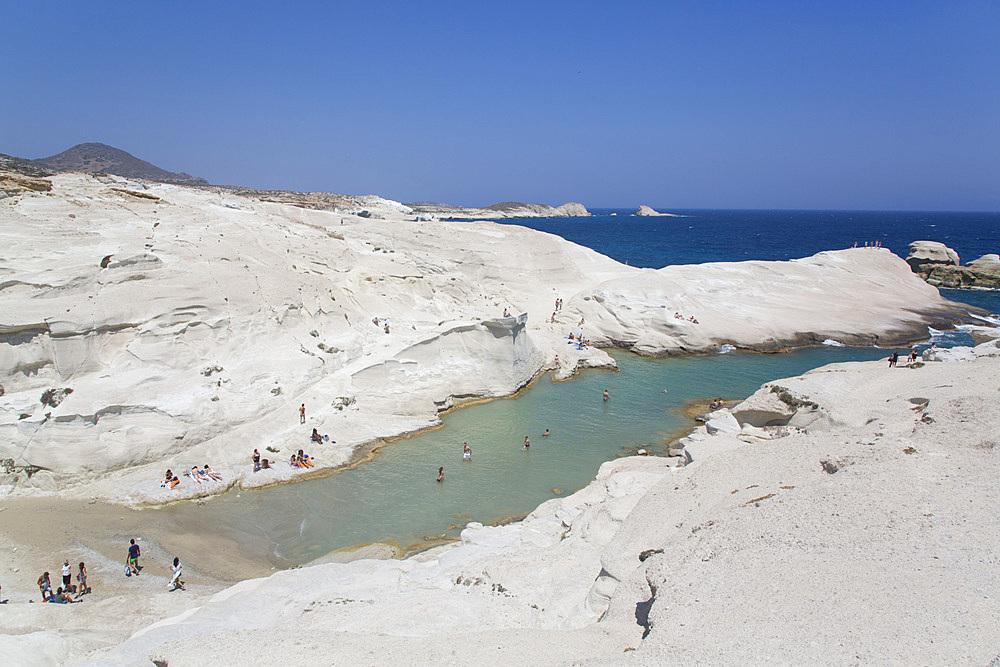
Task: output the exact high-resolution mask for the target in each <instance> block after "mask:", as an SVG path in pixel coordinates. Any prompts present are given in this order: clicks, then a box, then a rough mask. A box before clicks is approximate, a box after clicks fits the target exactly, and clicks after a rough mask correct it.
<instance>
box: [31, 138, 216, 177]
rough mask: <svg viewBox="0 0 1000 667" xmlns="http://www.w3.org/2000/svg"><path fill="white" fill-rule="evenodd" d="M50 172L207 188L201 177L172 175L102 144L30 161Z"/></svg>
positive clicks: (84, 145) (78, 146)
mask: <svg viewBox="0 0 1000 667" xmlns="http://www.w3.org/2000/svg"><path fill="white" fill-rule="evenodd" d="M32 162H34V163H35V164H37V165H41V166H42V167H45V168H46V169H51V170H52V171H86V172H89V173H101V174H114V175H115V176H124V177H125V178H142V179H145V180H147V181H159V182H162V183H178V184H180V185H208V181H206V180H205V179H204V178H198V177H197V176H192V175H191V174H185V173H184V172H181V173H174V172H172V171H167V170H166V169H160V168H159V167H157V166H156V165H153V164H150V163H148V162H146V161H145V160H140V159H139V158H137V157H135V156H134V155H131V154H130V153H126V152H125V151H123V150H121V149H120V148H115V147H113V146H108V145H106V144H77V145H76V146H73V147H72V148H70V149H69V150H65V151H63V152H62V153H59V154H58V155H53V156H51V157H44V158H40V159H38V160H32Z"/></svg>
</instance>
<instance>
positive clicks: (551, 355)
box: [0, 174, 964, 505]
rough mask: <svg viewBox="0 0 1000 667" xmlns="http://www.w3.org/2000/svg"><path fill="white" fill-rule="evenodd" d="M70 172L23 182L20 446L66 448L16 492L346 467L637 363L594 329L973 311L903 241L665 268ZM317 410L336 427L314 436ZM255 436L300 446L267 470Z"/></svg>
mask: <svg viewBox="0 0 1000 667" xmlns="http://www.w3.org/2000/svg"><path fill="white" fill-rule="evenodd" d="M52 181H53V188H52V190H51V192H47V193H29V194H24V195H22V196H19V197H13V198H9V199H5V200H3V201H0V242H2V245H0V247H2V248H3V250H2V251H0V289H2V294H3V296H4V302H5V305H6V307H5V308H4V309H3V311H2V312H0V385H2V387H3V395H2V396H0V459H11V460H12V461H13V463H14V465H15V466H18V467H23V466H37V467H40V468H41V469H42V470H41V471H39V472H37V473H35V474H33V475H32V476H31V477H30V479H29V478H28V476H27V475H26V474H25V473H24V472H21V471H19V472H18V473H17V474H16V475H15V474H6V475H5V474H3V473H2V472H0V492H3V493H15V494H47V493H56V492H58V493H60V494H62V496H63V497H66V496H75V497H80V498H88V499H89V498H99V499H102V500H107V501H110V502H115V503H121V504H126V505H142V504H153V503H161V502H166V501H170V500H175V499H178V498H184V497H193V496H198V495H207V494H211V493H218V492H219V491H221V490H224V489H225V488H227V487H228V486H229V485H232V484H240V485H242V486H244V487H250V486H260V485H263V484H269V483H274V482H277V481H281V480H287V479H289V478H291V477H292V476H293V475H295V474H296V472H295V471H293V470H292V468H291V467H290V466H288V465H287V463H284V461H287V458H288V456H289V455H290V454H291V453H293V452H295V451H297V450H298V449H302V448H304V449H306V450H312V451H311V453H312V454H313V455H314V456H315V459H316V460H317V461H318V464H319V466H320V467H321V468H331V467H336V466H339V465H342V464H344V463H346V462H348V461H350V460H351V459H352V457H354V456H357V450H358V448H359V447H360V448H363V446H365V445H367V444H371V443H375V442H377V441H378V440H379V439H380V438H386V437H391V436H396V435H400V434H404V433H409V432H412V431H415V430H419V429H422V428H426V427H429V426H433V425H435V424H437V423H438V412H439V411H440V410H441V409H442V408H444V407H447V406H449V405H451V404H452V403H453V401H454V400H455V399H456V398H461V397H492V396H500V395H507V394H510V393H512V392H514V391H516V390H518V389H519V388H521V387H523V386H524V385H525V384H527V383H528V382H529V381H530V380H531V379H532V378H534V377H536V375H537V374H538V373H539V372H540V371H543V370H545V369H547V368H555V369H556V373H557V375H558V376H560V377H567V376H569V375H570V374H571V373H572V372H574V371H575V370H576V369H577V368H578V367H581V366H602V365H609V364H613V361H612V360H611V359H610V357H609V356H608V355H607V354H605V353H604V352H603V351H602V350H600V349H596V348H593V347H591V348H587V349H585V350H582V351H581V350H578V349H576V346H575V345H571V344H568V341H567V340H566V338H565V337H566V336H567V335H568V334H570V333H577V332H580V331H582V332H583V334H584V335H585V336H586V337H587V338H589V339H590V340H591V341H592V342H593V343H594V344H595V345H599V346H609V345H616V346H620V347H625V348H630V349H634V350H636V351H638V352H641V353H645V354H676V353H684V352H694V351H712V350H718V349H719V348H720V347H721V346H723V345H726V344H731V345H735V346H737V347H743V348H749V349H761V350H769V349H780V348H783V347H788V346H794V345H803V344H809V343H816V342H820V341H823V340H825V339H830V338H832V339H835V340H840V341H842V342H866V343H870V342H874V341H876V340H879V341H882V342H887V341H890V342H891V341H900V340H912V339H915V338H918V337H920V336H921V335H922V334H923V333H924V332H926V326H927V324H928V323H933V324H937V325H939V326H940V323H941V322H946V321H947V320H948V319H949V318H951V317H954V316H962V315H964V313H963V312H961V311H959V310H956V309H955V307H954V306H953V305H951V304H950V302H947V301H945V300H944V299H942V298H941V297H940V295H939V294H938V292H937V290H936V289H934V288H932V287H929V286H928V285H926V284H925V283H924V282H923V281H922V280H920V279H919V278H917V277H916V276H914V275H913V274H912V272H911V271H910V270H909V267H908V266H907V265H906V263H905V262H903V261H902V260H901V259H899V258H898V257H896V256H894V255H892V254H891V253H889V252H888V251H883V250H875V249H854V250H844V251H838V252H827V253H821V254H818V255H816V256H814V257H807V258H804V259H801V260H794V261H791V262H741V263H731V264H706V265H700V266H673V267H667V268H664V269H662V270H659V271H657V270H652V269H636V268H633V267H628V266H625V265H622V264H619V263H617V262H615V261H613V260H611V259H609V258H607V257H604V256H602V255H599V254H598V253H596V252H593V251H591V250H589V249H586V248H582V247H580V246H577V245H575V244H572V243H569V242H567V241H565V240H563V239H561V238H559V237H556V236H553V235H549V234H544V233H541V232H536V231H533V230H529V229H525V228H522V227H517V226H510V225H499V224H495V223H489V222H475V223H463V222H453V223H442V222H437V221H424V222H416V221H414V220H413V219H411V218H412V216H411V218H407V216H406V215H404V214H403V213H402V212H400V211H399V210H396V209H395V208H393V207H392V206H389V205H386V206H385V210H384V211H382V212H380V213H379V215H382V216H383V218H382V219H374V218H373V219H365V218H360V217H355V216H351V215H340V214H337V213H331V212H328V211H315V210H306V209H300V208H296V207H294V206H290V205H283V204H275V203H270V202H262V201H259V200H255V199H251V198H247V197H243V196H237V195H234V194H229V193H225V192H212V191H206V190H200V189H193V188H186V187H183V186H176V185H163V184H156V185H150V184H142V183H136V182H130V181H126V180H124V179H120V178H117V177H93V176H86V175H82V174H64V175H59V176H55V177H53V178H52ZM102 265H103V267H102ZM557 298H561V299H563V302H564V308H563V309H562V310H561V311H560V312H558V313H555V314H554V317H553V309H554V303H555V301H556V299H557ZM505 310H507V311H509V312H510V313H511V314H512V315H513V317H508V318H504V317H502V315H503V313H504V311H505ZM675 314H676V315H678V316H681V315H682V316H683V317H678V316H675ZM692 317H694V318H695V319H696V320H697V321H698V323H695V322H692V321H691V319H690V318H692ZM374 318H379V320H380V324H379V325H378V326H376V325H375V324H374V323H373V319H374ZM386 318H388V326H389V331H390V333H385V319H386ZM581 322H582V324H581ZM557 357H558V360H559V362H558V364H557V363H556V358H557ZM46 392H49V394H46ZM52 392H54V398H52V396H53V393H52ZM69 392H71V393H69ZM59 399H61V402H60V401H59ZM46 401H47V402H48V404H46ZM302 404H305V405H306V410H307V420H306V424H304V425H300V424H299V419H298V408H299V406H300V405H302ZM312 428H317V429H318V430H319V431H320V432H321V433H325V434H328V435H329V436H330V437H331V438H332V440H333V441H335V443H333V442H331V443H326V444H323V445H320V446H315V447H312V446H310V443H309V440H308V434H309V433H310V432H311V429H312ZM255 448H256V449H258V450H260V452H261V454H262V456H263V457H264V458H269V459H271V460H274V459H278V460H279V461H282V463H280V464H279V465H278V466H277V467H276V468H274V469H272V470H271V471H269V472H264V473H258V474H254V473H253V472H252V469H251V465H250V454H251V452H252V451H253V449H255ZM267 448H271V449H270V450H268V449H267ZM206 462H208V463H210V464H211V465H212V467H213V468H214V469H215V470H216V471H217V472H219V473H221V475H222V477H223V478H224V481H222V482H215V483H205V484H198V483H196V482H195V481H193V480H191V479H188V478H185V477H183V476H181V480H182V481H181V484H180V485H179V486H178V487H177V488H176V489H174V490H170V489H168V488H165V487H163V486H161V480H162V478H163V475H164V471H165V470H166V469H168V468H169V469H171V470H173V471H174V472H175V473H177V474H178V475H179V476H180V475H181V473H182V472H183V471H185V470H189V469H190V468H191V467H192V466H195V465H197V466H201V465H203V464H204V463H206ZM31 469H32V470H33V468H31Z"/></svg>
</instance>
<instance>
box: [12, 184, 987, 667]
mask: <svg viewBox="0 0 1000 667" xmlns="http://www.w3.org/2000/svg"><path fill="white" fill-rule="evenodd" d="M51 181H52V184H53V187H52V189H51V191H50V192H44V191H40V192H26V193H24V194H18V195H15V196H11V197H8V198H6V199H4V200H2V201H0V235H2V241H3V245H2V247H3V250H2V252H0V294H2V296H3V297H4V305H5V307H4V308H3V310H2V311H0V336H2V338H0V384H2V385H3V392H2V395H0V459H7V460H10V461H11V462H12V464H13V465H14V466H15V471H14V472H10V473H2V472H0V484H2V485H3V486H2V487H0V488H2V490H3V492H4V493H7V494H8V499H7V502H8V503H10V504H9V505H5V506H3V507H0V512H3V513H4V514H7V515H12V514H13V513H12V512H4V510H6V509H7V507H8V506H11V507H13V506H14V505H13V503H18V504H17V505H16V506H17V507H19V508H21V510H22V511H24V510H25V509H26V508H27V509H28V510H29V511H27V512H24V515H23V516H17V517H15V516H5V517H3V521H6V520H8V519H9V520H10V521H11V522H15V523H20V524H21V525H26V526H28V529H30V530H29V534H30V532H31V531H35V533H34V534H37V535H44V534H45V532H46V521H47V520H48V521H54V517H53V515H51V514H47V513H45V512H48V511H51V510H50V509H49V508H51V507H56V506H57V505H51V504H46V503H56V502H61V503H64V504H63V505H59V507H62V508H63V509H65V508H66V507H67V506H71V507H73V508H75V510H76V512H77V513H76V514H75V515H74V516H73V517H72V519H73V520H79V521H85V520H87V517H88V516H89V514H88V512H89V511H90V510H89V509H88V508H95V509H94V511H95V512H97V511H99V510H100V511H102V512H103V511H105V510H101V508H102V507H103V504H102V503H96V501H95V502H94V504H93V505H91V504H87V503H84V502H81V500H82V499H84V498H87V499H104V500H108V501H110V502H113V503H121V504H127V505H142V504H156V503H161V502H166V501H171V500H176V499H178V498H185V497H192V496H196V495H207V494H211V493H216V492H218V491H220V490H221V489H223V488H226V487H227V486H229V485H232V484H240V485H243V486H246V487H250V486H258V485H261V484H266V483H273V482H277V481H283V480H288V479H291V478H292V476H293V472H292V469H291V468H289V467H288V466H287V465H279V466H278V467H277V468H275V469H274V470H271V471H269V472H263V473H258V474H254V473H253V472H252V471H251V469H250V466H249V452H250V451H251V450H252V449H253V448H255V447H256V448H259V449H260V450H261V451H262V452H264V451H266V450H265V447H266V446H273V447H274V448H276V449H279V450H280V451H281V452H282V453H283V454H284V453H287V452H290V451H293V450H294V449H298V448H300V447H302V446H304V444H305V441H306V438H305V435H304V434H305V433H306V432H308V430H310V429H311V428H313V427H316V428H318V429H319V430H320V431H321V432H325V433H329V434H331V436H332V437H333V439H334V440H336V441H337V442H336V444H333V445H331V444H327V445H323V446H320V448H319V449H320V451H321V452H322V455H321V458H320V464H321V465H322V466H324V467H327V468H330V467H335V466H338V465H341V464H343V463H346V462H348V461H350V460H351V459H352V457H355V456H357V455H358V450H363V449H364V446H365V445H368V444H371V443H375V442H378V441H379V439H381V438H386V437H389V436H394V435H398V434H402V433H407V432H411V431H414V430H418V429H422V428H425V427H429V426H432V425H434V424H436V423H437V420H438V412H439V410H441V409H442V408H444V407H447V406H449V405H451V404H452V403H453V402H454V401H455V400H456V399H458V398H464V397H492V396H500V395H506V394H510V393H512V392H514V391H516V390H517V389H518V388H520V387H522V386H524V385H525V384H526V383H528V382H530V381H531V380H532V379H533V378H535V377H537V376H538V374H539V373H540V372H542V371H544V370H545V369H554V370H555V371H556V374H557V375H558V376H559V377H567V376H569V375H570V374H571V373H572V372H574V371H575V370H576V369H577V368H579V367H584V366H599V365H609V364H611V363H613V362H612V360H611V359H610V357H609V356H608V355H607V354H605V353H604V352H603V351H601V350H600V349H598V348H595V347H587V348H584V349H583V350H578V349H576V346H573V345H569V344H567V341H566V340H565V339H564V336H565V335H566V334H567V333H569V332H571V331H572V332H574V333H575V332H577V331H580V330H582V331H583V333H584V335H585V336H586V337H587V338H589V339H590V340H591V341H592V342H593V343H595V344H601V345H616V346H621V347H626V348H629V349H633V350H636V351H638V352H642V353H646V354H657V355H665V354H677V353H684V352H696V351H716V350H718V349H719V348H720V347H721V346H723V345H732V346H736V347H741V348H746V349H757V350H777V349H782V348H785V347H790V346H795V345H802V344H809V343H818V342H821V341H823V340H826V339H833V340H837V341H841V342H846V343H850V342H875V341H878V342H881V343H885V342H897V341H907V340H913V339H917V338H921V337H925V336H926V331H927V329H926V327H927V326H928V324H933V325H935V326H937V327H938V328H941V327H942V326H945V325H946V324H947V323H948V322H949V321H954V320H956V319H961V318H963V317H965V311H966V309H965V308H964V307H958V306H955V305H953V304H951V303H950V302H948V301H946V300H944V299H942V298H941V297H940V295H939V294H938V292H937V290H936V289H935V288H933V287H930V286H928V285H927V284H926V283H924V282H923V281H922V280H921V279H920V278H919V277H917V276H916V275H914V274H913V273H912V272H911V271H910V269H909V267H908V266H907V264H906V263H905V262H904V261H903V260H901V259H899V258H898V257H895V256H893V255H892V254H891V253H889V252H888V251H886V250H882V249H874V248H871V249H869V248H865V249H860V248H859V249H853V250H844V251H836V252H826V253H820V254H818V255H815V256H813V257H807V258H804V259H800V260H794V261H791V262H742V263H734V264H706V265H701V266H675V267H667V268H665V269H661V270H658V271H656V270H643V269H635V268H631V267H627V266H623V265H621V264H618V263H617V262H614V261H612V260H610V259H608V258H606V257H603V256H601V255H599V254H597V253H595V252H592V251H590V250H588V249H585V248H581V247H579V246H576V245H574V244H572V243H569V242H566V241H564V240H562V239H561V238H558V237H555V236H551V235H547V234H543V233H539V232H534V231H531V230H528V229H524V228H521V227H516V226H507V225H498V224H494V223H486V222H475V223H442V222H437V221H426V222H416V221H414V220H412V219H410V218H409V217H408V215H409V214H406V213H405V212H400V213H398V214H393V213H392V212H391V211H389V210H388V209H387V211H388V212H387V213H386V215H385V217H384V219H378V218H374V217H373V218H363V217H358V216H353V215H343V216H342V215H341V214H339V213H336V214H334V213H328V212H322V211H314V210H305V209H300V208H295V207H292V206H289V205H285V204H276V203H270V202H262V201H260V200H256V199H251V198H246V197H242V196H237V195H234V194H231V193H228V194H227V193H220V192H213V191H210V190H204V189H202V190H199V189H192V188H185V187H182V186H173V185H148V184H143V183H137V182H130V181H126V180H124V179H119V178H109V177H92V176H83V175H79V174H63V175H59V176H56V177H53V178H52V179H51ZM342 220H343V222H341V221H342ZM556 298H563V299H564V302H565V307H564V309H563V310H561V311H559V312H558V313H555V314H553V313H552V308H553V303H554V301H555V299H556ZM504 310H508V311H509V312H510V314H511V315H512V316H511V317H503V312H504ZM373 318H379V324H378V325H376V324H375V323H374V322H373V321H372V320H373ZM386 318H388V324H386V322H385V319H386ZM692 318H693V319H692ZM693 320H697V322H695V321H693ZM386 326H388V328H389V332H388V333H387V332H386V330H385V327H386ZM556 355H558V358H559V362H558V364H557V363H556V362H555V359H556ZM998 355H1000V350H998V348H997V344H996V341H991V342H987V343H983V344H981V345H980V346H978V347H976V348H974V349H966V350H955V351H947V352H946V351H935V352H933V353H929V354H928V355H927V358H926V359H925V360H922V361H921V362H920V363H919V364H914V365H913V366H910V367H907V366H902V365H901V366H898V367H896V368H887V367H886V365H885V363H884V362H871V363H855V364H841V365H834V366H828V367H825V368H822V369H817V370H816V371H813V372H810V373H807V374H805V375H803V376H801V377H798V378H788V379H783V380H776V381H774V382H772V383H769V384H768V385H765V386H764V387H763V388H762V389H761V390H760V391H759V392H758V393H757V394H755V395H754V396H752V397H751V398H750V399H748V400H747V401H746V402H745V403H744V404H742V405H738V406H736V407H734V408H732V409H731V410H725V409H724V410H720V411H717V412H716V413H713V415H712V416H711V417H710V419H709V420H708V423H707V425H706V426H702V427H699V428H698V429H696V430H695V431H694V432H692V434H691V435H690V436H688V437H687V438H685V439H683V441H682V443H681V448H682V449H681V451H682V452H683V453H684V456H685V458H686V459H687V460H688V461H689V462H690V464H689V465H687V466H685V467H682V468H673V467H671V465H670V462H669V461H667V460H665V459H658V458H655V457H635V458H624V459H619V460H616V461H612V462H609V463H606V464H605V465H603V466H602V467H601V469H600V472H599V473H598V475H597V478H596V479H595V480H594V481H593V482H592V483H591V484H590V485H589V486H587V487H586V488H584V489H583V490H581V491H579V492H577V493H575V494H572V495H570V496H568V497H564V498H563V497H560V498H557V499H554V500H551V501H548V502H546V503H544V504H543V505H541V506H540V507H538V508H537V509H536V510H535V511H534V512H532V513H531V514H530V515H529V516H528V517H527V518H526V519H525V520H524V521H522V522H519V523H516V524H512V525H508V526H499V527H484V526H481V525H478V524H469V525H468V526H467V527H466V528H465V530H464V531H463V532H462V541H461V543H456V544H451V545H446V546H443V547H438V548H435V549H432V550H430V551H427V552H424V553H422V554H419V555H417V556H414V557H412V558H408V559H405V560H356V561H354V562H351V563H324V564H318V565H313V566H309V567H303V568H300V569H295V570H287V571H281V572H277V573H275V574H273V575H271V576H268V577H264V578H256V579H247V580H244V581H242V582H240V583H238V584H236V585H234V586H229V587H222V586H221V585H220V584H219V583H218V582H215V583H214V584H208V583H199V582H198V581H197V580H195V582H194V583H192V582H189V584H191V585H189V590H188V591H185V592H176V593H167V592H166V585H165V584H166V579H165V578H164V577H163V576H162V573H159V572H161V571H162V569H163V566H162V563H163V562H165V559H166V558H167V554H166V553H159V552H158V551H157V548H156V545H149V546H144V558H147V559H148V561H147V562H150V563H154V564H156V567H153V566H150V569H149V570H148V571H147V572H146V573H144V574H145V576H142V577H140V578H139V579H138V580H135V579H130V580H127V581H126V582H125V584H124V585H123V581H125V580H124V578H123V577H122V576H121V563H120V561H118V562H116V561H115V560H113V559H110V558H108V557H106V556H104V555H103V554H101V553H99V552H97V551H87V550H88V549H96V547H91V546H90V545H88V544H87V543H86V542H87V539H86V537H83V538H81V544H79V545H76V546H75V547H74V549H75V550H76V551H82V552H85V553H87V561H88V565H90V566H91V567H92V568H93V570H92V577H94V579H95V582H97V583H99V584H100V583H103V584H104V585H105V586H106V587H107V592H104V591H100V590H97V591H95V593H94V594H93V596H92V598H91V599H88V600H86V601H85V602H84V603H83V604H79V605H69V606H63V605H48V604H44V605H43V604H29V603H27V602H26V601H23V600H22V599H21V598H22V597H23V594H22V595H20V597H19V598H18V599H16V600H15V601H13V602H11V603H9V604H6V605H0V633H2V634H0V656H3V659H4V661H5V662H9V663H11V664H26V665H28V664H40V665H41V664H56V663H66V662H72V663H85V664H101V665H105V664H128V665H132V664H149V661H150V660H154V659H155V660H160V661H163V662H164V663H166V664H169V665H172V666H173V667H177V665H189V664H216V663H220V664H265V663H273V662H276V661H286V662H287V661H289V660H294V661H296V662H302V663H306V664H313V663H328V664H329V663H332V664H341V663H358V662H360V663H363V664H390V663H398V662H401V661H407V662H411V663H413V662H415V663H418V664H424V663H441V664H483V663H489V662H493V663H498V664H517V665H521V664H525V665H527V664H584V663H586V664H616V665H617V664H636V665H647V664H669V663H675V664H690V663H694V662H710V663H726V664H744V663H783V664H791V663H794V664H802V663H818V662H830V663H846V662H851V663H854V662H870V663H934V664H938V663H949V664H951V663H975V664H986V663H988V662H989V661H990V660H991V659H993V657H994V656H995V655H996V652H997V646H998V645H1000V620H998V619H1000V604H998V602H997V597H996V596H995V595H994V594H993V591H996V590H998V588H1000V574H998V572H1000V570H998V569H997V567H996V565H997V563H996V554H997V553H1000V513H998V512H996V511H994V509H995V508H996V507H997V504H998V501H1000V491H998V490H997V484H996V479H997V475H998V473H1000V470H998V467H1000V457H998V452H1000V447H998V445H997V443H998V442H1000V413H998V411H997V410H996V408H995V406H996V402H997V395H998V394H997V392H998V391H1000V386H998V381H997V378H998V377H1000V357H998ZM69 390H72V391H69ZM301 404H305V405H306V409H307V413H306V414H307V423H306V425H305V426H302V425H300V424H299V419H298V408H299V406H300V405H301ZM203 461H210V462H212V463H213V467H215V468H216V469H217V470H218V471H219V472H221V473H222V476H223V481H222V482H218V483H216V484H213V485H195V484H193V483H192V482H190V481H188V480H185V481H184V482H182V483H181V485H180V486H178V487H177V488H176V489H174V490H172V491H171V490H169V489H166V488H164V487H161V486H160V484H159V480H160V478H161V476H162V471H163V470H164V468H167V467H172V468H173V469H175V470H178V471H179V470H183V469H185V467H186V466H189V465H191V464H192V463H196V462H197V463H201V462H203ZM26 467H28V469H30V470H31V471H32V472H33V474H32V475H31V476H30V478H29V477H28V476H27V471H26ZM36 467H37V470H36ZM31 508H36V509H37V511H38V512H39V513H38V514H35V513H33V512H31V511H30V509H31ZM123 511H124V510H123ZM155 511H160V510H155ZM146 512H147V510H144V512H143V516H146ZM78 517H79V518H78ZM115 521H118V519H115ZM103 528H104V529H105V530H106V531H108V532H111V533H114V531H115V527H114V526H110V527H108V526H104V527H103ZM11 534H12V533H11V532H9V531H0V550H2V551H3V553H4V554H5V558H4V565H5V568H4V569H3V570H2V571H0V574H2V575H3V576H4V581H3V582H2V583H3V584H4V587H3V593H4V595H3V596H0V597H6V596H7V595H8V594H10V591H11V587H10V585H9V584H7V581H9V580H10V579H11V578H13V579H14V580H15V582H16V583H17V586H18V587H19V588H15V590H16V591H23V590H24V589H25V588H28V589H30V585H31V583H32V582H33V581H34V578H35V576H36V575H34V574H30V575H27V574H26V572H28V571H29V568H30V569H32V570H33V569H34V568H35V567H38V564H39V563H40V562H51V558H52V554H51V553H40V552H39V550H40V547H37V546H34V545H33V544H31V543H29V542H25V541H21V542H20V543H17V542H16V541H15V540H14V539H13V538H12V537H11ZM47 537H48V538H49V539H50V540H51V536H47ZM115 537H116V538H117V537H120V536H118V535H115ZM209 538H210V536H203V537H202V538H200V539H205V540H207V539H209ZM195 539H198V537H197V536H195ZM57 542H58V540H57ZM226 557H228V558H233V559H238V558H239V557H240V554H239V553H235V552H234V553H232V554H228V555H227V556H226ZM46 559H48V560H46ZM157 568H159V570H158V569H157ZM50 569H51V568H50ZM93 573H96V574H93ZM195 576H197V575H195ZM57 578H58V577H57V576H56V577H54V579H57ZM192 578H193V577H192ZM12 597H13V596H12Z"/></svg>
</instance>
